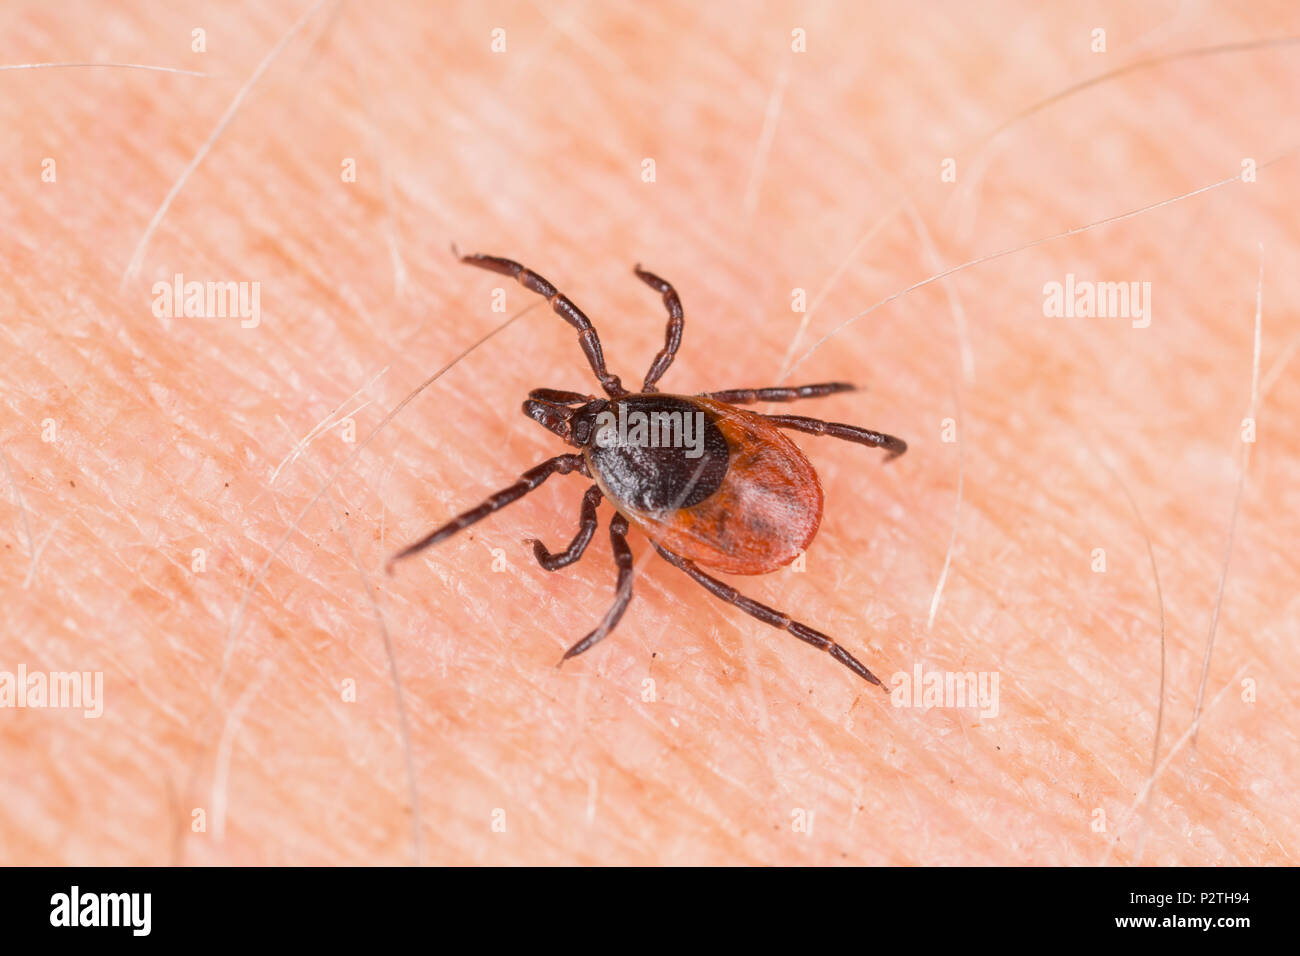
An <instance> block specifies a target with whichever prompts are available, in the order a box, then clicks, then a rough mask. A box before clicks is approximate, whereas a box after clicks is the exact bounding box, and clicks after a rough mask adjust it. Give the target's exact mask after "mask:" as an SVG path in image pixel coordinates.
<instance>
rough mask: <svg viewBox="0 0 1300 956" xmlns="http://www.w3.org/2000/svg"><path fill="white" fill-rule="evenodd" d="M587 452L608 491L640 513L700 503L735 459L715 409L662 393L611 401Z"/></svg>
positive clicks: (724, 475)
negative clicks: (718, 421) (713, 412)
mask: <svg viewBox="0 0 1300 956" xmlns="http://www.w3.org/2000/svg"><path fill="white" fill-rule="evenodd" d="M583 453H584V454H585V455H586V456H587V461H588V462H589V463H590V465H591V470H592V471H593V472H594V473H595V475H596V476H598V477H599V479H600V482H601V484H602V485H604V488H605V492H606V493H607V494H608V495H609V496H610V497H611V498H612V499H614V500H615V501H618V502H622V503H623V504H625V505H627V507H629V508H632V509H634V510H636V511H641V512H672V511H676V510H678V509H681V508H689V507H691V506H692V505H697V504H699V503H700V502H702V501H704V500H706V499H707V498H708V497H709V496H710V495H712V494H713V493H714V492H715V491H717V490H718V487H719V486H720V485H721V484H722V481H723V479H724V478H725V477H726V475H727V468H728V467H729V465H730V461H731V451H730V449H729V447H728V445H727V440H726V438H724V437H723V435H722V432H721V431H720V430H719V429H718V426H717V424H716V422H715V421H714V417H713V414H712V413H711V412H709V411H708V410H706V409H705V408H704V407H703V406H702V405H700V404H699V403H697V402H693V401H691V400H690V399H686V398H678V397H676V396H671V395H659V394H657V393H652V394H640V395H628V396H624V397H622V398H619V399H615V400H614V401H612V402H611V403H610V405H609V407H608V408H606V409H605V410H604V411H603V412H601V413H600V416H599V417H598V420H597V423H596V427H595V428H594V429H593V430H592V436H591V440H590V442H589V443H588V445H587V447H585V448H584V449H583Z"/></svg>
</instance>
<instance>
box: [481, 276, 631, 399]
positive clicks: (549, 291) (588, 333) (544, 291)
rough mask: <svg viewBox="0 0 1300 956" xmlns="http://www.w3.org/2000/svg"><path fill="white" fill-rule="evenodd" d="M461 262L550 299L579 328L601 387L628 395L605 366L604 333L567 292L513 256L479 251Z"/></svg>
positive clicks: (558, 313)
mask: <svg viewBox="0 0 1300 956" xmlns="http://www.w3.org/2000/svg"><path fill="white" fill-rule="evenodd" d="M460 261H461V262H463V263H465V264H466V265H470V266H478V267H479V268H480V269H487V270H488V271H489V272H497V273H500V274H501V275H504V276H510V278H512V279H515V280H517V281H518V282H519V284H520V285H521V286H523V287H524V288H525V289H527V290H528V291H529V292H536V293H537V294H538V295H540V296H543V297H545V298H546V301H548V302H549V303H551V308H552V309H554V310H555V314H556V315H558V316H559V317H560V318H562V319H564V321H566V322H568V323H569V324H570V325H571V326H573V327H574V328H575V329H577V330H578V343H579V344H580V345H581V346H582V351H583V354H585V355H586V356H587V362H588V363H589V364H590V365H591V370H592V372H594V373H595V375H596V378H597V379H598V380H599V381H600V385H601V388H603V389H604V390H605V392H606V393H607V394H609V395H610V396H611V397H614V398H617V397H618V396H620V395H626V394H627V389H625V388H624V387H623V384H622V383H621V382H620V381H619V378H618V376H617V375H611V374H610V373H609V369H607V368H605V353H604V352H603V351H602V350H601V347H600V336H598V335H597V334H596V328H595V326H593V325H592V324H591V320H590V319H589V318H587V317H586V316H585V315H584V314H583V312H582V310H581V309H579V308H578V307H577V306H576V305H574V304H573V302H572V300H571V299H570V298H569V297H568V296H567V295H563V294H562V293H561V292H560V290H559V289H557V288H555V286H553V285H551V284H550V283H549V282H547V281H546V280H545V279H543V278H542V277H541V276H539V275H538V274H537V273H536V272H533V271H532V270H531V269H526V268H524V266H522V265H520V264H519V263H518V262H515V261H514V260H513V259H502V258H501V257H499V256H481V255H477V254H476V255H472V256H461V257H460Z"/></svg>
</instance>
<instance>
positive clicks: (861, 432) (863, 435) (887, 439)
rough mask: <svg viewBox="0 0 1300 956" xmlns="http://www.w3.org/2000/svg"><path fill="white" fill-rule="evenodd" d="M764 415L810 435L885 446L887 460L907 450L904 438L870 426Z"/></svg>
mask: <svg viewBox="0 0 1300 956" xmlns="http://www.w3.org/2000/svg"><path fill="white" fill-rule="evenodd" d="M763 417H764V418H766V419H767V420H768V421H769V422H771V423H772V424H773V425H776V426H777V427H778V428H789V429H792V430H793V431H797V432H807V433H808V434H809V435H829V436H830V437H831V438H843V439H844V440H845V441H851V442H856V443H857V444H859V445H870V446H871V447H872V448H883V449H885V451H887V452H889V454H888V455H886V456H885V461H890V460H892V459H894V458H897V457H898V456H899V455H901V454H902V453H903V452H905V451H907V442H905V441H903V439H901V438H895V437H894V436H893V435H886V434H885V433H884V432H873V431H872V430H871V429H869V428H859V427H858V426H857V425H841V424H839V423H838V422H824V421H822V420H821V419H818V418H805V417H804V416H802V415H764V416H763Z"/></svg>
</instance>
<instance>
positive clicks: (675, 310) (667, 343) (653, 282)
mask: <svg viewBox="0 0 1300 956" xmlns="http://www.w3.org/2000/svg"><path fill="white" fill-rule="evenodd" d="M636 277H637V278H638V279H640V280H641V281H642V282H644V283H645V284H646V285H648V286H649V287H650V288H652V289H654V290H655V291H656V292H658V293H659V294H660V295H662V296H663V297H664V308H665V309H667V310H668V330H667V332H666V333H665V335H664V347H663V348H662V349H660V350H659V354H658V355H656V356H655V360H654V361H653V362H651V363H650V371H648V372H646V373H645V384H644V385H642V386H641V391H643V392H657V391H659V389H657V388H655V382H657V381H659V379H660V377H661V376H662V375H663V374H664V372H666V371H668V366H670V365H672V364H673V358H674V357H675V356H676V355H677V348H678V346H680V345H681V344H682V328H683V327H684V326H685V325H686V319H685V317H684V315H683V313H682V300H681V299H679V298H678V297H677V290H676V289H674V288H673V287H672V285H671V284H669V283H667V282H665V281H664V280H663V279H661V278H659V277H658V276H657V275H655V274H654V273H653V272H646V271H645V270H644V269H642V268H641V267H640V266H637V267H636Z"/></svg>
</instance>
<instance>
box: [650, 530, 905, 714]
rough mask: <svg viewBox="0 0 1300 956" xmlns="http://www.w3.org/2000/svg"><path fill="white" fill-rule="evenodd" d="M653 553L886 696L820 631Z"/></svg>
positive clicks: (667, 553) (874, 680)
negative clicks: (814, 650) (842, 666)
mask: <svg viewBox="0 0 1300 956" xmlns="http://www.w3.org/2000/svg"><path fill="white" fill-rule="evenodd" d="M655 550H656V551H658V552H659V555H660V556H661V557H662V558H663V559H664V560H665V561H667V562H668V563H669V564H671V565H673V566H674V567H678V568H681V569H682V570H683V571H685V572H686V573H687V574H689V575H690V576H691V577H692V578H694V579H695V582H696V583H697V584H700V585H701V586H703V587H704V588H705V589H706V590H708V591H710V592H711V593H712V594H713V595H714V596H715V597H719V598H721V599H722V600H724V601H726V602H727V603H728V604H734V605H735V606H736V607H738V608H740V609H741V610H742V611H744V612H745V613H746V614H748V615H750V616H751V617H756V618H758V619H759V620H760V621H762V622H763V623H764V624H770V625H772V626H773V627H775V628H779V629H781V630H783V631H789V632H790V633H791V634H793V635H794V636H795V637H797V638H799V640H801V641H806V642H807V643H809V644H811V645H812V646H813V647H819V648H821V649H822V650H823V651H825V652H826V653H827V654H830V656H831V657H833V658H835V659H836V660H837V661H839V662H840V663H841V664H843V665H844V666H845V667H847V668H848V669H849V670H851V671H853V673H855V674H857V675H858V676H859V677H861V678H862V679H863V680H865V681H866V682H867V683H869V684H875V685H876V686H878V687H879V688H880V689H881V690H883V691H885V693H889V688H888V687H886V686H885V685H884V684H883V683H881V681H880V678H878V677H877V676H876V675H875V674H873V673H871V671H869V670H867V668H866V667H864V666H863V665H862V664H861V662H859V661H858V659H857V658H856V657H854V656H853V655H852V654H850V653H849V652H848V651H846V650H845V649H844V648H842V647H840V646H839V645H838V644H836V643H835V642H834V641H832V640H831V639H830V638H829V637H827V636H826V635H825V634H823V633H822V632H821V631H814V630H813V629H812V628H811V627H808V626H807V625H805V624H800V623H799V622H798V621H793V620H791V619H790V618H789V617H788V616H787V615H785V614H782V613H781V612H780V611H777V610H775V609H773V608H770V607H768V606H767V605H766V604H760V603H759V602H758V601H755V600H754V599H753V598H747V597H745V595H743V594H741V593H740V592H739V591H737V590H736V589H735V588H733V587H731V586H729V585H727V584H723V583H722V582H721V581H719V580H718V579H717V578H712V577H709V575H707V574H705V573H704V572H703V571H701V570H700V569H699V568H697V567H696V566H695V564H694V562H691V561H687V560H686V559H685V558H683V557H679V556H678V555H675V554H673V553H672V552H671V551H666V550H664V549H663V548H661V547H660V546H659V545H657V544H656V545H655Z"/></svg>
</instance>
